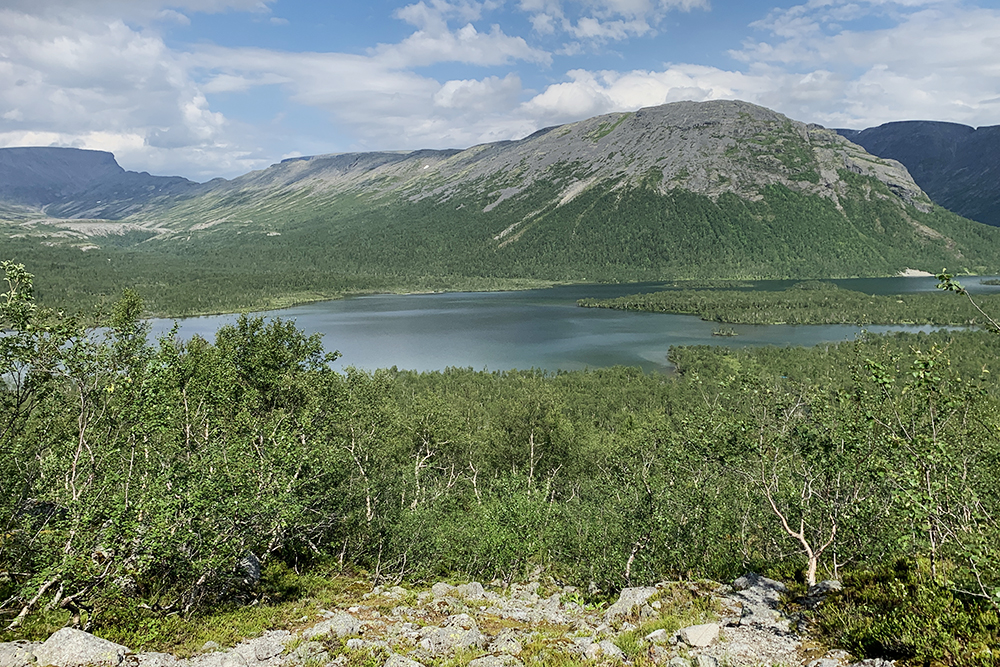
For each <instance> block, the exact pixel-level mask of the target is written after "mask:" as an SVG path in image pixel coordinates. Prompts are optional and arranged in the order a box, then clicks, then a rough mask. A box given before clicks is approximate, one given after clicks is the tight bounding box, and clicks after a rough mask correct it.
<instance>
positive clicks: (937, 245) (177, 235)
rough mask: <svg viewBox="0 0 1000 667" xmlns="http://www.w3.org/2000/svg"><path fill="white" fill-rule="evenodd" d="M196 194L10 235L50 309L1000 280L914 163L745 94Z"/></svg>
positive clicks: (323, 161) (258, 178) (976, 238)
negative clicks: (601, 287) (839, 280)
mask: <svg viewBox="0 0 1000 667" xmlns="http://www.w3.org/2000/svg"><path fill="white" fill-rule="evenodd" d="M199 188H202V189H200V190H192V191H191V192H189V193H188V194H185V195H184V196H177V197H173V198H171V197H164V198H154V199H152V200H150V201H148V202H146V203H145V204H144V205H142V206H141V207H139V209H138V210H136V211H135V212H134V213H133V214H131V215H130V216H128V217H127V218H125V219H123V220H121V221H117V222H108V221H104V222H95V221H83V220H74V221H60V220H54V219H45V220H34V221H31V220H29V221H27V222H25V221H24V220H23V218H18V222H17V223H16V225H8V226H7V227H6V229H7V230H8V232H9V233H8V234H7V238H6V239H5V245H8V247H9V248H10V250H9V256H10V257H14V256H16V257H18V258H19V259H20V260H22V261H25V262H26V263H27V264H28V265H29V267H31V268H32V269H33V270H34V271H35V273H36V274H38V281H37V285H38V289H39V296H40V298H41V299H43V300H44V301H46V302H48V303H52V304H59V305H61V306H64V307H69V306H72V305H74V304H81V303H85V302H92V301H94V300H96V299H98V298H99V296H100V295H101V294H107V295H113V294H116V293H118V291H120V289H122V288H123V287H134V288H135V289H137V290H138V291H139V292H140V293H141V294H142V295H143V296H144V297H145V298H146V301H147V305H148V307H149V308H150V309H151V310H152V311H154V312H157V313H170V314H183V313H191V312H206V311H213V310H215V311H218V310H238V309H240V308H248V307H264V306H276V305H282V304H287V303H291V302H295V301H303V300H311V299H321V298H332V297H335V296H337V295H340V294H344V293H350V292H359V291H393V290H405V291H410V290H422V289H442V288H448V289H489V288H505V287H516V286H521V285H524V284H544V283H546V282H552V281H556V282H560V281H638V280H664V279H681V278H690V277H694V278H716V279H744V278H787V277H792V278H826V277H848V276H862V275H867V276H877V275H895V274H896V273H898V272H899V271H902V270H904V269H907V268H916V269H923V270H930V271H938V270H940V269H941V268H942V267H947V268H948V269H950V270H952V271H958V272H972V273H993V272H1000V231H998V230H996V229H993V228H991V227H988V226H986V225H982V224H978V223H974V222H971V221H969V220H965V219H963V218H960V217H958V216H956V215H954V214H952V213H949V212H948V211H945V210H944V209H941V208H939V207H936V206H934V205H933V204H932V203H931V201H930V199H929V198H928V197H927V196H926V195H925V194H924V193H923V192H922V191H921V190H920V188H919V187H917V185H916V184H915V183H914V182H913V181H912V179H911V178H910V176H909V174H908V173H907V172H906V170H905V169H904V168H902V166H901V165H899V164H898V163H896V162H893V161H890V160H882V159H880V158H876V157H874V156H872V155H869V154H867V153H865V152H864V151H863V150H862V149H861V148H860V147H858V146H856V145H854V144H851V143H850V142H848V141H846V140H845V139H844V138H842V137H840V136H839V135H837V134H836V133H835V132H833V131H830V130H825V129H823V128H820V127H818V126H807V125H804V124H802V123H797V122H795V121H792V120H790V119H788V118H786V117H784V116H781V115H780V114H777V113H775V112H773V111H770V110H767V109H764V108H762V107H758V106H754V105H751V104H746V103H742V102H711V103H702V104H696V103H677V104H669V105H664V106H660V107H652V108H649V109H642V110H640V111H637V112H635V113H623V114H610V115H608V116H601V117H597V118H593V119H589V120H586V121H581V122H579V123H574V124H570V125H565V126H560V127H556V128H549V129H547V130H544V131H541V132H538V133H535V134H534V135H531V136H530V137H526V138H525V139H523V140H521V141H516V142H501V143H498V144H487V145H482V146H475V147H472V148H469V149H466V150H462V151H457V150H455V151H417V152H412V153H405V154H402V153H366V154H350V155H333V156H319V157H314V158H302V159H295V160H289V161H285V162H282V163H280V164H278V165H274V166H272V167H270V168H268V169H266V170H262V171H259V172H253V173H251V174H247V175H245V176H242V177H240V178H237V179H234V180H232V181H227V182H221V181H220V182H213V183H210V184H205V185H204V186H199ZM12 215H13V214H12ZM15 217H16V216H15Z"/></svg>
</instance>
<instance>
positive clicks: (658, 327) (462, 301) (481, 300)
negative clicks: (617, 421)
mask: <svg viewBox="0 0 1000 667" xmlns="http://www.w3.org/2000/svg"><path fill="white" fill-rule="evenodd" d="M794 282H796V281H760V282H757V283H756V285H755V287H754V289H768V290H772V289H784V288H785V287H787V286H789V285H791V284H793V283H794ZM834 282H837V283H838V284H840V285H841V286H842V287H846V288H850V289H856V290H858V291H862V292H866V293H868V294H899V293H903V292H917V291H927V290H933V289H934V288H935V285H936V284H937V280H936V279H934V278H879V279H854V280H838V281H834ZM963 284H967V287H969V289H970V290H972V291H977V292H985V291H996V290H1000V287H994V286H985V285H979V279H978V278H976V279H966V280H965V281H964V282H963ZM661 286H662V283H632V284H624V285H567V286H561V287H553V288H549V289H541V290H527V291H523V292H477V293H447V294H417V295H404V296H400V295H377V296H363V297H355V298H350V299H343V300H339V301H324V302H319V303H312V304H307V305H303V306H297V307H294V308H288V309H284V310H277V311H270V312H266V313H260V314H262V315H265V316H267V317H272V316H273V317H281V318H282V319H291V320H294V321H295V322H296V323H297V325H298V327H299V328H300V329H302V330H304V331H305V332H307V333H310V334H311V333H321V334H323V341H324V343H325V345H326V347H327V349H328V350H339V351H340V352H341V353H342V355H343V356H342V357H341V359H340V360H338V362H337V366H338V367H346V366H356V367H358V368H364V369H369V370H373V369H376V368H388V367H391V366H396V367H398V368H400V369H413V370H421V371H424V370H441V369H444V368H446V367H448V366H454V367H471V368H474V369H476V370H484V369H485V370H491V371H495V370H508V369H512V368H518V369H530V368H539V369H546V370H560V369H561V370H577V369H583V368H597V367H604V366H613V365H619V364H620V365H627V366H639V367H641V368H643V369H644V370H646V371H669V370H670V368H671V366H670V364H669V362H668V361H667V352H668V350H669V348H670V347H671V346H673V345H700V344H712V345H727V346H733V347H743V346H747V345H804V346H811V345H817V344H820V343H826V342H839V341H845V340H853V339H854V338H855V337H856V336H857V335H858V333H859V332H860V331H861V327H857V326H848V325H797V326H789V325H770V326H754V325H733V326H732V328H733V329H734V330H735V331H736V332H737V334H739V335H738V336H735V337H722V336H713V335H712V330H713V329H716V328H718V327H719V326H720V325H719V324H717V323H714V322H703V321H702V320H700V319H698V318H697V317H693V316H687V315H664V314H659V313H640V312H625V311H616V310H608V309H603V308H580V307H579V306H577V305H576V301H577V300H578V299H582V298H586V297H594V298H610V297H615V296H623V295H626V294H635V293H637V292H648V291H654V290H656V289H658V288H660V287H661ZM954 298H960V297H958V296H955V297H954ZM235 320H236V316H235V315H217V316H210V317H193V318H186V319H182V320H178V325H179V327H180V336H181V338H189V337H191V336H192V335H195V334H199V335H201V336H204V337H206V338H208V339H210V340H211V339H212V338H213V336H214V334H215V331H216V330H217V329H218V328H219V327H220V326H222V325H224V324H229V323H232V322H234V321H235ZM172 324H173V322H172V321H171V320H154V321H153V322H152V325H153V331H154V334H162V333H165V332H167V331H169V329H170V327H171V326H172ZM726 326H727V327H728V326H729V325H726ZM935 328H937V327H931V326H927V327H901V326H869V327H867V330H868V331H871V332H873V333H882V332H886V331H901V330H905V331H931V330H933V329H935Z"/></svg>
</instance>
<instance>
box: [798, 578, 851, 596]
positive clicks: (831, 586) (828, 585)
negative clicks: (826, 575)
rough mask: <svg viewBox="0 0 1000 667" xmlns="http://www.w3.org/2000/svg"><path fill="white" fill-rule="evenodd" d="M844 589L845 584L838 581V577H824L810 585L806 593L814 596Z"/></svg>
mask: <svg viewBox="0 0 1000 667" xmlns="http://www.w3.org/2000/svg"><path fill="white" fill-rule="evenodd" d="M842 590H844V585H843V584H842V583H840V582H839V581H837V580H836V579H824V580H823V581H821V582H819V583H818V584H813V585H812V586H810V587H809V591H808V592H807V593H806V595H808V596H810V597H812V596H814V595H828V594H830V593H833V592H834V591H842Z"/></svg>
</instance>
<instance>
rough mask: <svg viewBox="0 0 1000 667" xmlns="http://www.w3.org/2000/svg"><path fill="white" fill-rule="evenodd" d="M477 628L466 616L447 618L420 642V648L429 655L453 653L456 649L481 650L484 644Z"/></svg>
mask: <svg viewBox="0 0 1000 667" xmlns="http://www.w3.org/2000/svg"><path fill="white" fill-rule="evenodd" d="M484 643H485V642H484V638H483V634H482V633H481V632H480V631H479V626H477V625H476V622H475V621H474V620H473V619H472V617H471V616H469V615H468V614H456V615H455V616H449V617H448V619H447V620H446V621H445V622H444V625H443V626H442V627H440V628H432V629H430V630H429V631H428V632H427V634H425V635H424V638H423V639H421V640H420V648H422V649H424V650H425V651H428V652H430V653H431V654H438V653H445V652H449V651H454V650H455V649H457V648H472V647H476V648H481V647H482V645H483V644H484Z"/></svg>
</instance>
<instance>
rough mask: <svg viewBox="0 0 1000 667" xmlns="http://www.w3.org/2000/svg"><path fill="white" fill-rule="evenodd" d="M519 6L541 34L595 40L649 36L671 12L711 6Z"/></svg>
mask: <svg viewBox="0 0 1000 667" xmlns="http://www.w3.org/2000/svg"><path fill="white" fill-rule="evenodd" d="M518 6H519V7H520V9H521V10H522V11H524V12H526V13H528V15H529V16H530V21H531V24H532V26H533V28H534V30H535V31H536V32H537V33H539V34H543V35H551V34H554V33H556V32H557V31H562V32H564V33H566V34H567V35H569V36H571V37H572V38H575V39H581V40H587V41H592V42H607V41H621V40H625V39H628V38H629V37H641V36H643V35H649V34H652V33H655V32H656V26H657V25H659V24H660V22H661V21H662V20H663V19H664V17H665V16H666V15H667V14H668V13H669V12H671V11H691V10H693V9H709V3H708V0H521V1H520V3H519V5H518Z"/></svg>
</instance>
